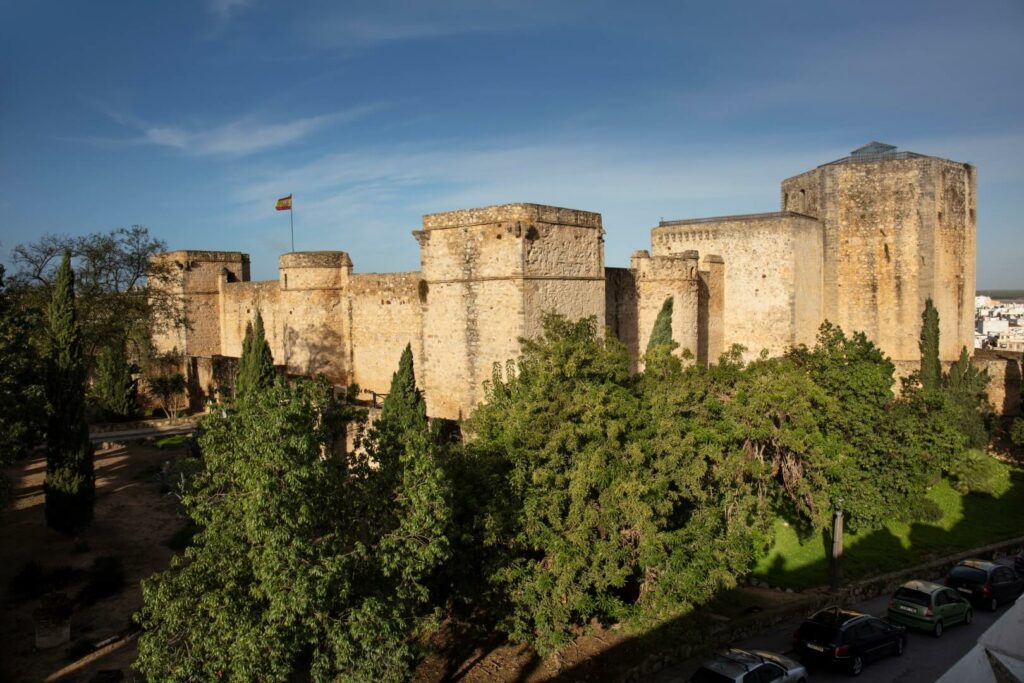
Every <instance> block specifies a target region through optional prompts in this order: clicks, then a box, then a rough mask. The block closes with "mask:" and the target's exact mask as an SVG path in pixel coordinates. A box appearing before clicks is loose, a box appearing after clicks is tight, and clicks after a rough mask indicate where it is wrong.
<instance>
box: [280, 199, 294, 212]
mask: <svg viewBox="0 0 1024 683" xmlns="http://www.w3.org/2000/svg"><path fill="white" fill-rule="evenodd" d="M277 210H278V211H291V210H292V196H291V195H288V196H287V197H281V198H280V199H278V200H277Z"/></svg>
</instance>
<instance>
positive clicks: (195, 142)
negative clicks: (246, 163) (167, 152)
mask: <svg viewBox="0 0 1024 683" xmlns="http://www.w3.org/2000/svg"><path fill="white" fill-rule="evenodd" d="M97 106H99V105H97ZM100 109H101V111H103V113H105V114H106V115H107V116H108V117H110V118H111V119H112V120H113V121H115V122H116V123H119V124H121V125H124V126H129V127H131V128H136V129H138V130H140V131H141V133H142V135H141V137H138V138H128V139H120V140H102V139H87V140H86V141H87V142H91V143H94V144H102V145H122V144H145V145H157V146H160V147H170V148H172V149H176V150H179V151H181V152H183V153H185V154H190V155H196V156H244V155H246V154H252V153H255V152H260V151H263V150H267V149H272V148H274V147H281V146H283V145H287V144H289V143H291V142H296V141H298V140H301V139H302V138H305V137H307V136H308V135H311V134H313V133H315V132H316V131H318V130H321V129H323V128H326V127H328V126H331V125H337V124H342V123H350V122H352V121H355V120H357V119H360V118H363V117H364V116H367V115H368V114H370V113H372V112H374V111H378V110H379V109H380V106H378V105H361V106H357V107H351V108H349V109H345V110H342V111H338V112H333V113H331V114H321V115H318V116H307V117H304V118H299V119H293V120H290V121H279V122H268V121H264V120H261V119H258V118H256V117H253V116H246V117H243V118H240V119H236V120H234V121H230V122H228V123H224V124H221V125H218V126H213V127H209V128H205V129H204V128H195V127H192V128H186V127H184V126H179V125H168V124H153V123H148V122H144V121H142V120H140V119H138V118H137V117H134V116H131V115H128V114H125V113H124V112H121V111H118V110H114V109H111V108H109V107H106V106H102V107H100Z"/></svg>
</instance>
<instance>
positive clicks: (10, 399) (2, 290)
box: [0, 265, 46, 510]
mask: <svg viewBox="0 0 1024 683" xmlns="http://www.w3.org/2000/svg"><path fill="white" fill-rule="evenodd" d="M28 336H29V323H28V320H26V318H25V315H24V314H23V313H22V312H21V311H20V310H19V309H18V307H17V306H16V305H15V303H14V301H12V300H11V296H10V292H9V291H8V288H7V285H6V282H5V281H4V267H3V266H2V265H0V367H3V372H0V469H2V468H4V467H6V465H9V464H10V463H11V462H13V461H15V460H17V459H19V458H22V457H24V456H25V455H26V454H27V453H28V451H29V449H30V448H32V446H33V445H35V444H36V443H37V442H38V440H39V439H40V438H41V436H42V433H43V424H44V422H45V415H46V397H45V393H44V387H43V382H42V378H41V377H40V374H41V373H40V372H39V365H40V363H39V358H38V354H37V353H36V349H35V347H34V346H33V345H32V344H27V343H26V339H27V338H28ZM9 495H10V484H9V482H8V480H7V477H6V475H4V474H0V510H3V509H4V508H5V507H6V503H7V500H8V498H9Z"/></svg>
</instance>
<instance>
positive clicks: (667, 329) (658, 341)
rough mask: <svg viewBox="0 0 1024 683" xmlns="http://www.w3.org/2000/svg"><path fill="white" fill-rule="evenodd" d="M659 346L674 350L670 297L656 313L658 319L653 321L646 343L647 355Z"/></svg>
mask: <svg viewBox="0 0 1024 683" xmlns="http://www.w3.org/2000/svg"><path fill="white" fill-rule="evenodd" d="M659 346H668V347H670V348H675V346H676V344H675V342H674V341H673V340H672V297H669V298H667V299H665V303H663V304H662V305H661V310H660V311H658V317H657V318H655V319H654V327H652V328H651V338H650V340H648V342H647V353H648V354H650V353H651V352H652V351H654V349H655V348H657V347H659Z"/></svg>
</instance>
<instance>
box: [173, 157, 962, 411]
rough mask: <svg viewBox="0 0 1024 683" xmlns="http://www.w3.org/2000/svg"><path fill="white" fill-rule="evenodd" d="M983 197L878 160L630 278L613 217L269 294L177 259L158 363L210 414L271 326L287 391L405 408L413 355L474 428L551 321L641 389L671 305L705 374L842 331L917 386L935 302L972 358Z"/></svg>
mask: <svg viewBox="0 0 1024 683" xmlns="http://www.w3.org/2000/svg"><path fill="white" fill-rule="evenodd" d="M975 185H976V178H975V169H974V168H973V167H972V166H971V165H969V164H964V163H959V162H954V161H949V160H946V159H940V158H937V157H932V156H926V155H922V154H916V153H913V152H903V151H897V150H896V148H895V147H893V146H891V145H884V144H880V143H870V144H868V145H865V146H864V147H861V148H859V149H857V150H854V151H853V152H852V153H851V154H850V155H849V156H848V157H845V158H843V159H839V160H837V161H833V162H831V163H827V164H824V165H822V166H819V167H817V168H815V169H813V170H811V171H808V172H806V173H802V174H800V175H797V176H794V177H792V178H789V179H787V180H784V181H783V182H782V192H781V204H782V205H781V211H779V212H777V213H764V214H750V215H741V216H726V217H719V218H700V219H690V220H673V221H662V222H661V223H660V224H659V225H658V226H657V227H655V228H653V230H652V231H651V243H652V244H651V250H650V251H649V252H648V251H646V250H644V251H637V252H635V253H634V254H633V256H632V258H631V259H630V266H629V268H606V267H605V265H604V248H603V246H604V245H603V234H604V230H603V227H602V223H601V215H600V214H597V213H591V212H587V211H578V210H573V209H564V208H555V207H551V206H540V205H536V204H506V205H501V206H491V207H486V208H480V209H465V210H459V211H451V212H446V213H436V214H430V215H427V216H424V217H423V225H422V229H421V230H417V231H414V232H413V235H414V236H415V238H416V240H417V241H418V242H419V247H420V263H421V268H420V270H419V271H417V272H411V273H356V272H353V265H352V260H351V259H350V258H349V255H348V254H347V253H345V252H343V251H330V252H297V253H288V254H284V255H282V256H281V257H280V263H279V266H280V272H279V278H278V279H277V280H270V281H264V282H253V281H250V278H249V257H248V256H247V255H246V254H243V253H240V252H209V251H175V252H169V253H166V254H161V255H159V256H157V257H155V258H159V259H169V260H171V261H172V262H173V263H174V264H175V265H176V266H177V272H178V275H179V276H178V277H177V278H176V279H175V281H174V283H173V285H170V286H172V287H173V289H174V292H175V293H176V294H177V295H178V296H179V297H180V298H181V301H182V303H183V305H184V307H185V313H186V315H187V317H188V319H189V320H190V321H191V324H190V326H188V327H187V328H177V329H174V330H171V331H169V332H167V333H164V334H161V335H159V336H158V337H157V339H156V340H155V344H156V347H157V350H158V351H171V350H174V351H176V352H178V353H180V354H182V355H183V356H184V357H185V358H186V365H187V369H188V371H189V383H190V386H191V387H192V390H193V393H194V394H200V395H201V394H202V393H203V392H206V391H209V389H210V388H211V387H215V385H216V384H217V383H218V382H220V381H222V380H223V378H221V377H219V375H218V371H217V368H218V362H219V361H222V360H223V358H225V357H228V358H230V357H237V356H239V355H240V353H241V347H242V339H243V338H244V335H245V330H246V326H247V324H248V323H249V322H250V321H251V320H252V319H253V317H254V316H255V314H256V311H257V310H259V311H260V312H261V313H262V316H263V319H264V322H265V325H266V329H267V337H268V341H269V343H270V347H271V351H272V352H273V355H274V359H275V361H276V362H278V363H280V364H282V365H285V366H286V367H287V370H288V372H290V373H294V374H315V373H322V374H324V375H326V376H327V377H328V378H330V379H331V380H332V381H333V382H335V383H337V384H349V383H352V382H355V383H358V384H359V385H360V387H362V388H363V389H364V390H366V391H373V392H379V393H386V392H387V391H388V388H389V386H390V380H391V375H392V373H393V372H394V370H395V368H396V366H397V363H398V358H399V355H400V354H401V351H402V349H404V348H405V346H406V345H407V344H411V346H412V350H413V354H414V357H415V361H416V367H417V378H418V382H419V384H420V385H421V387H422V388H423V390H424V394H425V397H426V401H427V406H428V412H429V413H430V415H431V416H434V417H445V418H459V417H462V416H465V415H467V414H468V413H469V412H470V411H471V410H472V408H473V406H474V405H475V404H476V403H478V402H479V401H480V400H482V399H483V387H482V384H483V382H484V381H485V380H488V379H489V378H490V377H491V374H492V368H493V365H494V364H495V363H500V364H504V363H505V362H506V361H507V360H509V359H511V358H515V357H516V356H517V354H518V350H519V345H518V339H519V338H520V337H531V336H535V335H537V334H538V333H539V331H540V326H541V320H542V317H543V315H544V314H545V313H547V312H549V311H553V312H557V313H561V314H563V315H565V316H567V317H569V318H572V319H577V318H581V317H586V316H596V318H597V320H598V321H600V322H602V323H604V324H605V325H606V326H607V329H608V330H609V331H610V333H612V334H614V335H615V336H617V337H618V338H619V339H620V340H621V341H622V342H623V343H624V344H625V345H626V347H627V349H628V350H629V353H630V360H631V363H632V364H633V368H634V369H638V368H639V367H640V364H641V363H642V357H643V352H644V350H645V348H646V345H647V339H648V337H649V336H650V332H651V328H652V327H653V324H654V320H655V318H656V317H657V314H658V311H659V310H660V308H661V307H662V304H663V303H664V301H665V300H666V299H667V298H668V297H672V298H673V317H672V336H673V339H674V340H675V341H676V342H678V343H679V345H680V348H679V352H680V353H681V352H683V351H684V350H688V351H689V352H690V353H691V354H692V356H693V358H694V360H695V362H699V363H707V362H712V361H714V360H715V359H717V357H718V355H719V354H720V353H722V351H724V350H725V349H727V348H729V347H730V346H731V345H732V344H742V345H743V346H744V347H746V349H747V353H748V355H751V356H753V355H757V354H758V353H760V352H761V351H762V350H767V352H768V353H769V354H772V355H777V354H780V353H783V352H785V351H786V350H787V349H789V348H791V347H793V346H795V345H799V344H809V345H810V344H813V342H814V338H815V334H816V332H817V330H818V327H819V326H820V324H821V323H822V322H823V321H824V320H830V321H832V322H833V323H835V324H837V325H839V326H841V327H842V328H843V329H844V330H847V331H848V332H852V331H855V330H860V331H863V332H865V333H866V334H867V335H868V337H869V338H870V339H872V340H873V341H874V342H875V343H876V344H878V345H879V346H880V347H881V349H882V350H883V351H884V352H885V353H886V354H887V355H888V356H889V357H890V358H892V359H893V361H894V362H895V363H896V364H897V366H898V367H899V368H900V369H901V372H905V371H909V369H912V368H913V367H914V365H916V363H917V362H918V358H919V351H918V335H919V331H920V324H921V311H922V309H923V308H924V304H925V300H926V299H927V298H929V297H931V298H932V299H933V301H934V302H935V305H936V307H937V308H938V311H939V314H940V320H941V325H942V327H941V340H942V346H941V349H940V354H941V357H942V359H943V360H947V361H952V360H955V359H956V357H957V356H958V355H959V353H960V349H961V348H962V347H964V346H966V347H967V348H969V349H970V348H972V346H973V320H974V308H973V306H974V293H975V237H976V224H975V208H976V207H975Z"/></svg>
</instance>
